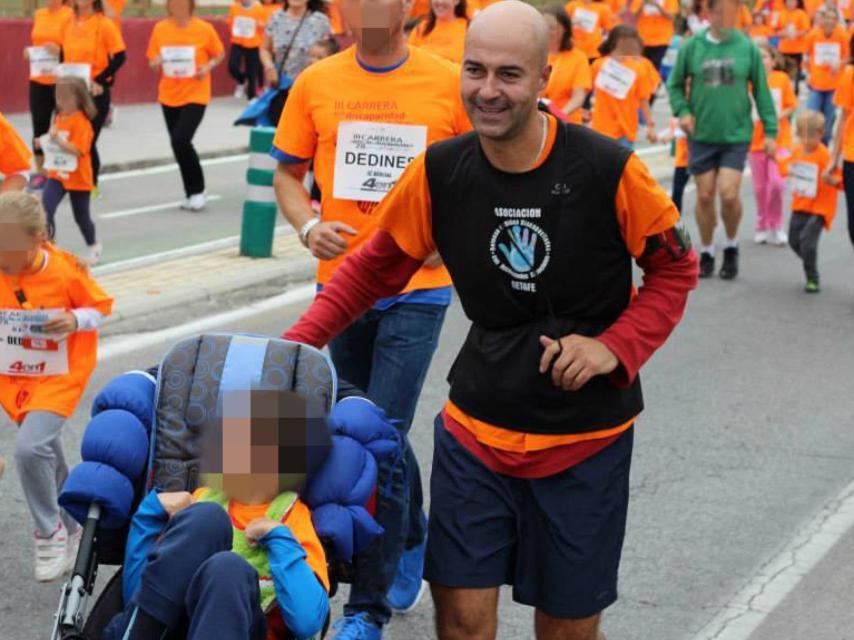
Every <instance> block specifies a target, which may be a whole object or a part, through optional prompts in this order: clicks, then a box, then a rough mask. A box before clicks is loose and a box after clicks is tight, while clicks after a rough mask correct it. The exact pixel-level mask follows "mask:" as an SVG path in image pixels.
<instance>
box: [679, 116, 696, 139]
mask: <svg viewBox="0 0 854 640" xmlns="http://www.w3.org/2000/svg"><path fill="white" fill-rule="evenodd" d="M679 128H680V129H682V131H684V132H685V135H687V136H693V135H694V116H692V115H691V114H690V113H689V114H686V115H684V116H682V117H681V118H679Z"/></svg>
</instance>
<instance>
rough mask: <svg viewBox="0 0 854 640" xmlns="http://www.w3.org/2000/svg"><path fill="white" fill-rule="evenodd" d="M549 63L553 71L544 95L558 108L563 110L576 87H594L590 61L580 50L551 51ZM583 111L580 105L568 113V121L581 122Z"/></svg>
mask: <svg viewBox="0 0 854 640" xmlns="http://www.w3.org/2000/svg"><path fill="white" fill-rule="evenodd" d="M549 64H550V65H551V66H552V73H551V75H550V76H549V83H548V84H547V85H546V90H545V91H544V92H543V97H544V98H548V99H549V100H550V101H551V103H552V105H554V107H555V108H556V109H560V110H561V111H563V108H564V107H565V106H566V104H567V103H568V102H569V99H570V98H571V97H572V93H573V91H575V90H576V89H584V90H585V91H590V89H592V88H593V81H592V80H591V77H590V63H589V62H588V60H587V56H586V55H584V53H583V52H581V51H580V50H578V49H576V48H574V47H573V48H572V49H570V50H569V51H559V52H558V53H550V54H549ZM582 111H583V109H581V108H580V107H579V108H578V109H576V110H575V111H573V112H572V113H570V114H569V115H567V117H566V119H567V121H568V122H574V123H575V124H581V123H582Z"/></svg>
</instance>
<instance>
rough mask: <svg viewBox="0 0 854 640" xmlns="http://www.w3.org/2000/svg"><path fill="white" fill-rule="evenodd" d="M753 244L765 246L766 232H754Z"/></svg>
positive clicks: (766, 240)
mask: <svg viewBox="0 0 854 640" xmlns="http://www.w3.org/2000/svg"><path fill="white" fill-rule="evenodd" d="M753 242H755V243H756V244H765V243H766V242H768V232H767V231H765V230H764V229H762V230H759V231H757V232H756V235H754V236H753Z"/></svg>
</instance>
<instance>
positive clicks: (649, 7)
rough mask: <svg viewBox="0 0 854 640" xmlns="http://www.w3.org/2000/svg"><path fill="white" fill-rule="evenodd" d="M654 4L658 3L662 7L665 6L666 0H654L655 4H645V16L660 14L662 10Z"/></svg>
mask: <svg viewBox="0 0 854 640" xmlns="http://www.w3.org/2000/svg"><path fill="white" fill-rule="evenodd" d="M653 5H658V6H659V7H661V8H664V0H654V2H653V4H645V5H644V6H643V14H644V15H645V16H660V15H661V11H659V10H658V9H656V8H655V6H653Z"/></svg>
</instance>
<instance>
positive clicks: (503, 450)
mask: <svg viewBox="0 0 854 640" xmlns="http://www.w3.org/2000/svg"><path fill="white" fill-rule="evenodd" d="M547 49H548V29H547V26H546V23H545V22H544V20H543V18H542V16H540V14H539V13H538V12H537V11H536V10H535V9H533V8H532V7H530V6H528V5H526V4H524V3H522V2H517V1H516V0H509V1H506V2H500V3H497V4H494V5H492V6H490V7H489V8H488V9H486V10H484V11H482V12H481V13H479V14H478V15H477V17H476V18H475V19H474V20H472V23H471V26H470V27H469V31H468V36H467V39H466V48H465V55H464V59H463V64H462V80H461V92H462V98H463V101H464V104H465V107H466V111H467V112H468V116H469V118H470V120H471V123H472V124H473V126H474V129H475V131H474V132H473V133H468V134H465V135H462V136H459V137H456V138H453V139H450V140H445V141H442V142H437V143H436V144H433V145H432V146H430V147H429V148H428V149H427V151H426V152H425V153H423V154H421V155H419V156H418V157H416V158H415V159H414V160H413V161H412V163H411V164H410V165H409V167H408V168H407V169H406V171H405V172H404V174H403V175H402V176H401V178H400V180H398V182H397V184H396V185H395V186H394V188H393V189H392V190H391V191H390V192H389V194H388V195H387V196H386V197H385V199H384V200H383V201H382V202H381V203H380V205H379V206H378V208H377V210H376V211H375V213H374V215H375V216H377V217H378V220H379V230H378V231H377V232H376V234H375V235H374V236H373V237H372V239H371V240H370V241H369V242H368V243H367V244H365V245H364V246H363V247H362V248H361V249H360V250H359V251H358V252H356V253H354V254H353V255H351V256H349V257H348V259H347V260H346V261H345V262H344V263H343V264H342V266H341V267H340V268H339V269H338V271H337V272H336V273H335V276H334V277H333V278H332V280H331V281H330V282H329V283H328V284H327V286H326V287H325V288H324V289H323V291H322V292H321V293H320V294H319V295H318V297H317V298H316V299H315V301H314V303H313V304H312V305H311V307H310V308H309V309H308V311H307V312H306V313H305V315H303V317H302V318H301V319H300V320H299V321H298V322H297V323H296V324H295V325H294V326H293V327H292V328H291V329H290V330H289V331H288V332H286V334H285V335H286V337H288V338H291V339H295V340H301V341H303V342H307V343H310V344H313V345H316V346H321V345H324V344H326V343H327V342H328V341H329V340H330V339H331V338H332V337H333V336H335V335H336V334H338V333H339V332H340V331H342V330H343V329H344V328H345V327H346V326H347V325H348V324H349V323H350V322H352V321H353V320H354V319H356V318H358V317H359V316H360V315H361V314H362V313H363V312H364V311H365V310H367V309H369V308H370V307H371V305H372V304H373V303H374V301H375V300H377V299H379V298H382V297H385V296H389V295H393V294H394V293H396V292H397V291H399V290H400V289H401V287H403V286H404V285H405V283H406V282H407V281H408V280H409V278H410V277H411V276H412V274H413V273H415V272H416V271H417V270H418V268H419V267H420V265H421V264H422V263H423V262H424V260H426V259H427V258H428V257H429V256H430V255H431V254H432V253H433V252H434V251H437V250H438V252H439V254H440V255H441V257H442V259H443V260H444V262H445V264H446V266H447V268H448V270H449V271H450V273H451V276H452V278H453V281H454V285H455V287H456V290H457V294H458V295H459V299H460V302H461V303H462V306H463V309H464V311H465V313H466V316H467V317H468V318H469V319H470V320H471V322H472V326H471V329H470V332H469V335H468V337H467V339H466V342H465V344H464V345H463V347H462V349H461V350H460V353H459V355H458V356H457V359H456V362H455V363H454V366H453V367H452V369H451V371H450V373H449V375H448V381H449V382H450V385H451V389H450V396H449V399H448V401H447V403H446V404H445V406H444V407H443V408H442V410H441V411H440V412H439V415H438V416H437V417H436V421H435V436H434V449H433V467H432V477H431V480H430V489H431V502H430V521H429V534H428V543H427V559H426V563H425V570H424V574H425V578H426V579H427V580H428V581H429V582H430V584H431V588H432V594H433V599H434V601H435V604H436V626H437V633H438V636H439V638H440V639H441V640H463V639H465V640H491V639H493V638H495V635H496V631H497V625H498V615H497V610H498V589H499V587H500V586H501V585H503V584H509V585H512V586H513V599H514V600H515V601H516V602H519V603H522V604H524V605H529V606H532V607H534V608H535V610H536V614H535V618H534V620H535V623H534V627H535V634H536V637H537V638H538V639H539V640H558V639H560V640H596V639H597V638H601V637H602V636H601V633H600V632H599V620H600V615H601V612H602V611H603V610H604V609H605V608H606V607H608V606H609V605H610V604H612V603H613V602H614V601H615V600H616V599H617V573H618V568H619V563H620V552H621V550H622V544H623V537H624V534H625V524H626V510H627V507H628V497H629V495H628V486H629V467H630V463H631V454H632V440H633V434H634V428H633V427H634V423H635V420H636V419H637V417H638V415H639V414H640V412H641V410H642V409H643V400H642V395H641V387H640V381H639V380H638V370H639V369H640V367H641V365H642V364H643V363H645V362H646V361H647V360H648V359H649V358H650V357H651V356H652V354H653V353H654V352H655V350H656V349H658V347H660V346H661V345H662V344H663V343H664V341H665V340H666V339H667V337H668V336H669V335H670V332H671V331H672V330H673V328H674V326H675V325H676V324H677V322H678V321H679V320H680V318H681V316H682V313H683V310H684V308H685V303H686V300H687V296H688V293H689V291H690V290H691V289H692V288H694V286H696V280H697V259H696V254H695V253H694V251H693V249H692V248H691V246H690V243H689V241H688V239H687V236H686V235H685V234H684V232H682V231H681V230H680V228H679V227H677V224H678V221H679V215H678V213H677V212H676V209H675V207H674V206H673V203H672V202H671V201H670V199H669V198H668V197H667V196H666V195H665V193H664V192H663V191H662V190H661V189H660V188H659V186H658V185H657V184H656V182H655V181H654V180H653V179H652V177H651V176H650V175H649V173H648V171H647V169H646V167H645V166H644V165H643V163H641V161H640V160H639V159H638V158H637V157H636V156H635V155H634V154H633V153H632V152H631V151H630V150H628V149H625V148H623V147H621V146H619V145H618V144H617V143H616V142H615V141H613V140H611V139H609V138H605V137H603V136H601V135H599V134H597V133H595V132H592V131H590V130H588V129H585V128H583V127H580V126H576V125H572V124H565V123H562V122H558V121H557V120H556V119H555V118H554V117H552V116H550V115H548V114H546V113H544V112H542V111H540V110H539V109H538V103H537V97H538V96H539V94H540V93H541V92H542V90H543V89H544V88H545V86H546V83H547V82H548V78H549V73H550V71H551V69H550V68H549V66H548V63H547V60H548V57H547ZM633 260H634V261H635V262H636V263H637V264H638V265H639V266H640V268H641V269H642V270H643V272H644V283H643V286H642V287H641V288H640V290H639V291H637V292H635V291H634V289H633V287H632V261H633Z"/></svg>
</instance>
